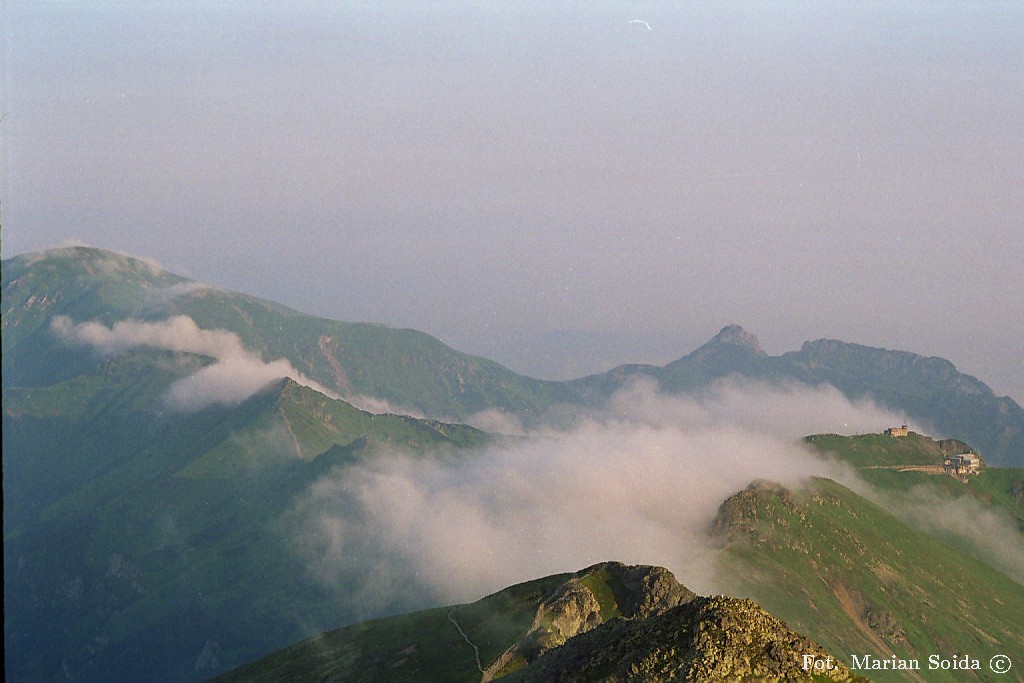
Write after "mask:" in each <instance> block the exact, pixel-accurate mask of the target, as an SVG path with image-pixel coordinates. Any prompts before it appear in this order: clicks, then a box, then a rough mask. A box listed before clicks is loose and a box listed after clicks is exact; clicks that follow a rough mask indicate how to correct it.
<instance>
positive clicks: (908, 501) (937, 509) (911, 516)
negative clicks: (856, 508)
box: [864, 485, 1024, 585]
mask: <svg viewBox="0 0 1024 683" xmlns="http://www.w3.org/2000/svg"><path fill="white" fill-rule="evenodd" d="M864 495H866V496H867V497H869V498H871V499H872V500H874V502H876V503H877V504H878V505H880V506H882V507H884V508H885V509H887V510H888V511H889V512H891V513H893V514H894V515H896V516H897V517H899V518H901V519H903V520H904V521H905V522H907V523H908V524H910V525H912V526H915V527H917V528H919V529H921V530H923V531H925V532H926V533H928V534H931V535H933V536H938V537H940V538H946V539H949V540H951V541H952V542H953V543H954V544H955V545H959V546H961V547H966V549H967V550H968V551H969V552H972V553H974V554H976V555H978V556H979V557H981V558H983V559H984V560H987V561H988V563H989V564H990V565H992V566H993V567H995V568H996V569H998V570H1000V571H1001V572H1003V573H1004V574H1006V575H1007V576H1009V577H1010V578H1011V579H1013V580H1014V581H1016V582H1017V583H1019V584H1022V585H1024V535H1022V534H1021V533H1020V531H1019V530H1018V527H1017V523H1016V521H1015V520H1013V519H1012V518H1011V517H1010V515H1009V514H1008V513H1006V512H1004V511H1003V510H1001V509H998V508H991V507H987V506H985V505H983V504H982V503H981V501H979V500H978V499H976V498H973V497H971V496H967V495H964V496H960V497H959V498H950V496H949V495H948V494H947V493H944V492H941V493H940V492H939V491H937V490H936V489H935V488H933V487H931V486H927V485H921V486H916V487H914V488H912V489H910V490H909V491H906V492H903V493H900V494H899V495H898V496H896V495H893V494H891V493H887V492H881V493H880V492H876V491H871V490H869V491H866V492H864Z"/></svg>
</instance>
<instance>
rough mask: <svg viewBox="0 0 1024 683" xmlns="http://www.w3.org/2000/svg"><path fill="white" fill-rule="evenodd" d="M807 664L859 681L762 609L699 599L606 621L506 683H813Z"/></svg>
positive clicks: (736, 602)
mask: <svg viewBox="0 0 1024 683" xmlns="http://www.w3.org/2000/svg"><path fill="white" fill-rule="evenodd" d="M805 657H806V658H807V659H805ZM808 662H811V663H813V662H821V669H819V670H818V671H816V672H815V673H816V674H817V675H819V676H824V677H825V678H827V679H830V680H834V681H853V680H858V679H857V677H855V676H853V675H852V674H851V673H850V671H849V670H848V669H847V668H846V667H845V666H843V665H842V664H840V663H839V662H838V661H837V660H836V658H835V657H833V656H831V655H830V654H829V653H828V652H827V651H826V650H825V649H824V648H823V647H821V646H820V645H818V644H817V643H815V642H814V641H812V640H810V639H809V638H806V637H804V636H802V635H800V634H798V633H796V632H795V631H793V630H792V629H790V628H789V627H787V626H786V625H785V624H784V623H783V622H781V621H780V620H778V619H776V618H775V617H773V616H772V615H770V614H768V613H767V612H766V611H764V610H763V609H761V608H760V607H759V606H758V605H757V604H756V603H754V602H752V601H750V600H741V599H737V598H729V597H724V596H718V597H697V598H695V599H693V600H691V601H689V602H686V603H685V604H682V605H678V606H676V607H673V608H671V609H668V610H665V611H662V612H658V613H656V614H652V615H650V616H647V617H644V618H622V619H613V620H611V621H608V622H605V623H604V624H601V625H600V626H598V627H596V628H594V629H592V630H590V631H587V632H585V633H582V634H580V635H578V636H576V637H575V638H573V639H571V640H569V641H568V642H566V643H565V644H564V645H563V646H561V647H559V648H556V649H553V650H551V651H549V652H547V653H545V654H543V655H542V656H541V657H540V658H538V659H537V660H536V661H535V662H533V663H531V664H530V666H529V667H527V668H525V669H522V670H520V671H518V672H515V673H513V674H511V675H509V676H507V677H505V678H504V679H503V680H506V681H509V682H510V683H512V682H516V683H531V682H540V681H561V682H563V683H571V682H574V681H581V682H582V681H602V682H603V683H616V682H618V681H623V682H624V681H630V682H645V683H662V682H663V681H755V680H756V681H800V680H802V681H810V680H811V672H809V671H808V670H807V669H805V668H804V667H805V664H807V663H808ZM829 667H830V668H829Z"/></svg>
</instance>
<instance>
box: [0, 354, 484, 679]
mask: <svg viewBox="0 0 1024 683" xmlns="http://www.w3.org/2000/svg"><path fill="white" fill-rule="evenodd" d="M148 355H150V354H143V356H148ZM145 361H146V358H142V357H120V358H118V359H117V360H115V361H111V362H109V363H107V364H104V365H103V366H102V367H101V368H100V369H99V370H98V371H97V374H96V375H83V376H79V377H77V378H74V379H72V380H68V381H66V382H64V383H61V384H58V385H54V386H50V387H45V388H40V389H35V388H34V389H10V390H6V389H5V391H4V415H3V452H4V489H5V494H6V495H5V497H4V526H5V528H4V576H5V581H4V603H5V611H4V617H5V622H4V623H5V630H4V634H5V650H6V654H5V664H6V671H7V680H12V681H13V680H25V681H35V680H52V679H54V677H56V676H57V675H58V672H61V671H68V672H71V673H72V674H73V675H74V676H77V677H80V678H81V679H83V680H114V679H123V680H148V681H160V680H190V679H194V678H196V677H197V676H199V675H201V674H202V673H203V672H204V671H205V672H215V671H218V670H222V669H223V668H224V667H226V666H231V665H237V664H239V663H241V662H244V661H247V660H249V659H252V658H253V657H255V656H257V655H258V654H260V653H262V652H267V651H269V650H271V649H273V648H275V647H280V646H282V645H284V644H286V643H288V642H291V641H293V640H295V639H297V638H300V637H302V636H303V635H306V634H308V633H309V629H310V628H311V625H313V624H317V625H320V626H321V628H325V627H328V626H331V625H338V624H340V623H346V622H350V621H352V620H354V619H356V618H358V617H359V613H358V612H356V611H353V609H354V607H353V606H352V605H349V606H345V605H342V604H339V603H338V601H337V600H336V598H335V596H333V595H332V594H330V593H329V592H326V589H324V590H321V589H318V588H316V585H315V584H314V583H313V582H311V581H309V580H308V579H307V575H306V572H307V571H308V570H307V568H306V567H305V566H304V564H303V561H302V559H301V558H298V557H294V556H293V555H292V554H291V553H289V552H287V549H288V548H289V547H290V545H291V542H290V541H289V539H288V533H289V529H288V527H287V525H283V524H282V520H283V519H287V513H288V511H289V510H290V509H291V507H292V506H293V505H294V501H295V500H296V498H297V497H298V496H299V495H300V494H301V493H302V492H304V491H306V490H307V489H308V488H309V486H310V485H311V484H312V483H313V482H314V481H315V480H316V479H317V478H319V477H321V476H322V475H323V474H324V473H326V472H327V471H328V470H329V469H331V468H333V467H343V466H345V465H346V464H347V463H351V462H354V461H356V460H358V459H360V458H364V457H368V456H369V455H371V454H372V453H373V451H374V449H375V447H376V446H377V445H393V446H398V447H401V448H403V449H406V450H409V451H411V452H413V451H415V452H419V453H422V454H424V457H428V456H429V454H430V453H431V452H444V451H446V450H451V449H454V448H459V447H463V446H469V445H477V444H480V443H482V442H483V441H484V440H485V439H486V437H485V435H484V434H482V433H481V432H478V431H476V430H473V429H471V428H469V427H466V426H462V425H449V424H442V423H437V422H430V421H424V420H416V419H413V418H408V417H404V416H397V415H372V414H369V413H365V412H362V411H359V410H357V409H355V408H353V407H352V406H350V405H349V404H347V403H345V402H343V401H336V400H332V399H329V398H327V397H325V396H323V395H321V394H319V393H317V392H315V391H313V390H311V389H308V388H306V387H301V386H299V385H297V384H295V383H294V382H292V381H290V380H282V381H280V382H277V383H275V384H273V385H271V386H268V387H267V388H266V389H264V390H263V391H262V392H260V393H258V394H257V395H255V396H253V397H252V398H250V399H249V400H247V401H246V402H244V403H242V404H241V405H239V406H235V407H213V408H208V409H206V410H203V411H199V412H197V413H192V414H159V413H157V412H154V411H152V410H147V409H145V408H144V407H143V406H146V405H147V404H149V403H150V402H153V401H155V398H156V396H158V395H159V394H160V392H162V390H163V389H164V388H165V387H166V385H165V384H164V383H161V382H160V381H158V380H160V379H161V375H160V374H159V373H155V374H152V375H151V374H149V373H143V376H144V377H146V378H147V380H148V381H143V382H138V381H137V382H131V381H127V380H125V377H127V376H131V375H132V374H133V373H134V372H135V371H136V370H137V368H138V366H139V364H140V363H144V362H145ZM171 376H172V377H173V376H174V373H171ZM163 379H167V378H166V377H163ZM409 606H413V607H414V606H419V605H416V604H412V605H409ZM157 643H159V647H155V644H157ZM157 653H160V656H159V657H156V655H157ZM204 653H205V654H204Z"/></svg>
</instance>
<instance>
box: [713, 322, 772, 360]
mask: <svg viewBox="0 0 1024 683" xmlns="http://www.w3.org/2000/svg"><path fill="white" fill-rule="evenodd" d="M722 347H737V348H740V349H745V350H748V351H753V352H754V353H756V354H757V355H759V356H764V355H766V354H765V352H764V349H762V348H761V342H759V341H758V340H757V337H755V336H754V335H752V334H750V333H749V332H747V331H746V330H745V329H743V328H742V327H740V326H739V325H726V326H725V327H723V328H722V331H721V332H719V333H718V334H716V335H715V336H714V337H712V338H711V341H709V342H708V343H706V344H704V346H702V347H701V349H710V348H722ZM701 349H698V351H700V350H701Z"/></svg>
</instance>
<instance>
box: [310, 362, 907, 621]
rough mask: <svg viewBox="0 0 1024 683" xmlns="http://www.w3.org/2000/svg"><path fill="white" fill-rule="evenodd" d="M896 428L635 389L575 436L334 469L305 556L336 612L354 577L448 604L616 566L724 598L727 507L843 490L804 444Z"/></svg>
mask: <svg viewBox="0 0 1024 683" xmlns="http://www.w3.org/2000/svg"><path fill="white" fill-rule="evenodd" d="M893 419H894V417H893V415H891V414H889V413H886V412H885V411H883V410H880V409H878V408H877V407H876V406H874V405H872V404H869V403H860V404H856V405H855V404H851V403H850V402H849V401H848V400H847V399H846V398H845V397H843V396H842V395H841V394H840V393H839V392H838V391H836V390H835V389H832V388H830V387H817V388H808V387H800V386H789V387H785V388H777V387H770V386H768V385H764V384H751V383H748V382H745V381H744V382H732V381H723V382H720V383H718V384H716V385H714V386H713V387H711V388H710V390H709V391H708V392H707V393H706V394H705V395H704V396H702V397H701V398H699V399H697V398H687V397H680V396H672V395H665V394H662V393H661V392H659V391H658V390H657V389H656V388H655V387H654V386H653V384H651V383H649V382H641V383H637V384H636V385H634V386H632V387H630V388H629V389H626V390H623V391H621V392H619V393H617V394H615V395H614V396H613V397H612V400H610V401H609V402H608V404H607V405H606V406H605V407H604V408H603V409H602V410H600V411H596V412H592V413H582V412H581V413H579V414H578V415H577V416H576V420H575V424H574V425H573V426H572V427H571V428H568V429H565V430H557V431H556V430H542V431H537V432H532V433H528V434H527V435H526V436H525V437H523V438H520V439H517V440H514V441H510V442H506V443H503V444H500V445H495V446H491V447H488V448H485V449H484V450H482V451H478V452H475V453H473V454H472V455H471V456H470V457H466V458H455V459H442V460H436V459H423V458H421V457H418V456H417V455H415V454H411V453H403V452H401V451H397V452H387V453H379V454H377V455H376V456H375V457H374V458H373V459H372V460H370V461H365V462H359V463H355V464H354V465H353V466H351V467H343V468H338V469H336V470H334V471H333V472H331V473H330V474H329V475H327V476H325V477H324V478H322V479H320V480H318V481H317V482H316V483H315V484H313V485H312V486H311V487H310V488H309V489H308V491H307V492H306V494H305V496H304V497H301V498H300V499H299V501H298V503H297V505H296V507H295V509H294V511H293V512H294V514H295V516H296V521H295V529H296V531H298V530H304V533H297V534H296V536H295V537H296V538H297V539H299V542H298V543H297V546H296V548H297V552H300V553H302V554H304V556H305V557H307V558H308V561H309V566H310V571H311V574H312V575H313V576H314V577H315V578H316V579H317V580H318V581H321V582H323V583H324V584H325V585H332V586H334V587H335V588H336V589H337V590H338V592H339V594H344V597H343V599H349V598H351V596H352V582H353V579H354V575H355V573H356V572H357V567H356V566H355V565H359V566H361V567H363V570H364V572H365V574H366V576H365V578H364V579H363V581H365V582H367V583H369V584H370V585H369V586H368V587H366V588H363V589H361V590H360V591H357V592H358V593H362V594H366V595H370V596H372V597H373V599H375V600H385V599H386V598H387V594H388V591H389V588H388V586H400V587H401V589H400V590H401V591H411V592H413V593H416V594H423V593H426V594H429V595H431V596H434V597H435V599H436V600H438V601H441V602H454V601H460V600H467V599H471V598H473V597H478V596H479V595H481V594H484V593H486V592H489V591H493V590H497V589H498V588H500V587H501V586H503V585H508V584H510V583H514V582H517V581H523V580H526V579H528V578H531V577H536V576H542V575H546V574H551V573H556V572H558V571H564V570H565V569H566V568H567V567H568V568H571V567H573V566H580V565H586V564H592V563H594V562H598V561H601V560H602V559H606V558H609V557H616V558H620V559H621V560H622V561H624V562H629V563H640V564H656V565H659V566H665V567H668V568H670V569H671V570H672V571H673V572H675V573H676V574H677V575H678V576H679V577H680V579H681V580H683V581H684V582H685V583H687V585H690V586H692V587H694V589H695V590H698V591H700V592H705V593H713V592H716V591H720V590H721V584H720V582H719V581H718V580H717V577H716V575H715V562H716V560H715V546H714V543H713V541H712V539H710V538H709V536H708V534H707V532H708V530H709V529H710V527H711V524H712V521H713V520H714V517H715V515H716V513H717V511H718V506H719V505H720V504H721V502H722V501H723V500H724V499H725V498H727V497H728V496H730V495H732V494H733V493H735V492H736V491H738V490H741V489H743V488H744V487H745V486H746V485H747V484H748V483H750V481H752V480H754V479H759V478H765V479H772V480H774V481H779V482H784V483H786V484H787V485H791V486H799V483H800V482H801V481H803V480H805V479H806V478H808V477H811V476H830V477H838V478H841V479H845V480H850V479H852V478H853V475H852V473H850V472H849V471H847V470H846V469H845V468H844V467H842V466H840V465H838V464H830V463H828V462H826V461H825V460H822V459H820V458H818V457H815V455H814V454H815V451H814V450H813V449H811V448H808V447H806V446H805V445H803V444H802V443H801V440H800V435H802V434H804V433H806V431H807V430H808V429H809V428H811V431H836V430H852V431H858V430H859V431H866V430H870V429H872V428H876V427H877V426H878V425H880V424H888V423H890V422H892V420H893ZM381 576H386V577H389V579H390V580H389V581H388V582H383V583H385V585H382V582H381V581H380V580H379V579H380V577H381Z"/></svg>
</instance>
